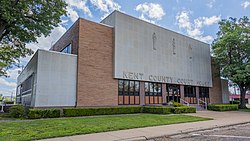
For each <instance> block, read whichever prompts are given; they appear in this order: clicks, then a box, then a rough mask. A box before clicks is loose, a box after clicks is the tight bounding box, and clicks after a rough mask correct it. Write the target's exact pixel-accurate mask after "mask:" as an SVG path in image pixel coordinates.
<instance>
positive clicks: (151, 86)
mask: <svg viewBox="0 0 250 141" xmlns="http://www.w3.org/2000/svg"><path fill="white" fill-rule="evenodd" d="M149 91H150V92H154V85H153V83H149Z"/></svg>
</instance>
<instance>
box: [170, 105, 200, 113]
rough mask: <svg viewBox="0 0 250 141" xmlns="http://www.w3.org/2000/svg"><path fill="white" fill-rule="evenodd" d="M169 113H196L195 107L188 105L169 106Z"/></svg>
mask: <svg viewBox="0 0 250 141" xmlns="http://www.w3.org/2000/svg"><path fill="white" fill-rule="evenodd" d="M171 113H173V114H181V113H196V108H195V107H189V106H181V107H174V108H171Z"/></svg>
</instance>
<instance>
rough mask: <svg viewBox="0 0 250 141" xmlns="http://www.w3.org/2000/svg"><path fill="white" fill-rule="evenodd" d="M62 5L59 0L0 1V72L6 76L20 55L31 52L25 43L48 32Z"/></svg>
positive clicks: (63, 12) (58, 20)
mask: <svg viewBox="0 0 250 141" xmlns="http://www.w3.org/2000/svg"><path fill="white" fill-rule="evenodd" d="M66 6H67V5H66V3H65V2H64V1H63V0H1V1H0V76H7V74H6V71H7V69H8V68H10V67H11V66H13V65H15V64H18V62H19V58H20V57H25V56H27V55H31V54H32V53H33V51H32V50H31V49H28V48H26V47H25V45H26V44H27V43H32V42H37V38H38V37H41V36H42V35H44V36H45V37H46V36H48V35H49V34H50V32H51V30H52V29H53V28H54V27H56V26H58V24H59V23H60V22H61V20H60V17H61V16H62V15H65V14H66V10H65V9H66Z"/></svg>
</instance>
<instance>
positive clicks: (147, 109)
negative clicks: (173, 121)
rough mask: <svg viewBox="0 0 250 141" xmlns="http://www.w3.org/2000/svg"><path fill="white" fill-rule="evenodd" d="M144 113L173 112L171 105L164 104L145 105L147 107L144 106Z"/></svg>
mask: <svg viewBox="0 0 250 141" xmlns="http://www.w3.org/2000/svg"><path fill="white" fill-rule="evenodd" d="M143 113H151V114H171V107H163V106H145V107H143Z"/></svg>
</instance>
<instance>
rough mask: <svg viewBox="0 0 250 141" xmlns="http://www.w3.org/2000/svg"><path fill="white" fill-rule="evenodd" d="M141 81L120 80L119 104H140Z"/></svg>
mask: <svg viewBox="0 0 250 141" xmlns="http://www.w3.org/2000/svg"><path fill="white" fill-rule="evenodd" d="M139 88H140V85H139V81H130V80H118V104H119V105H139V104H140V95H139V94H140V92H139V91H140V89H139Z"/></svg>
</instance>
